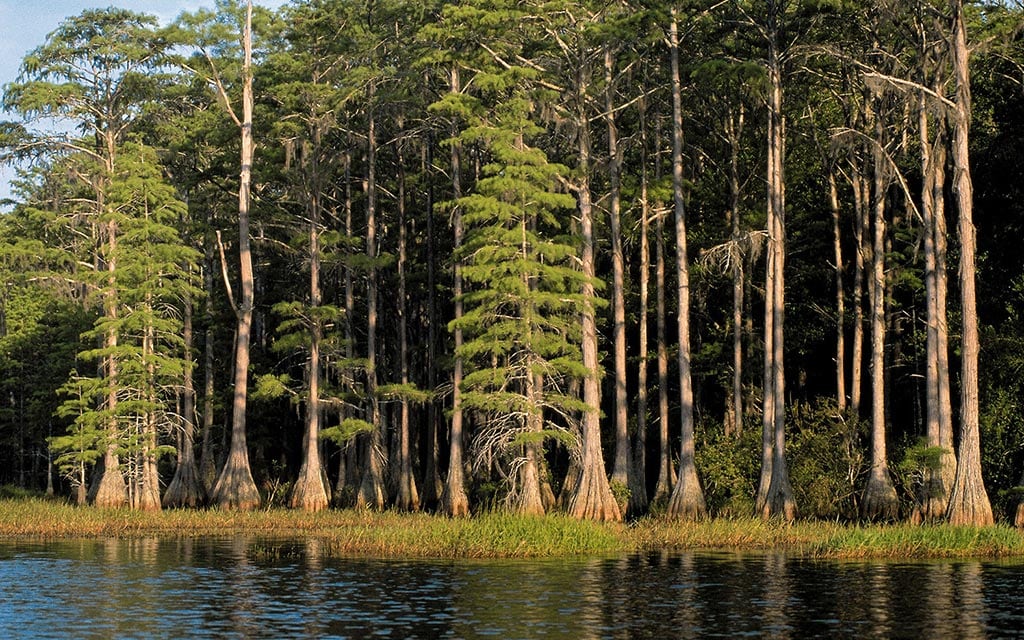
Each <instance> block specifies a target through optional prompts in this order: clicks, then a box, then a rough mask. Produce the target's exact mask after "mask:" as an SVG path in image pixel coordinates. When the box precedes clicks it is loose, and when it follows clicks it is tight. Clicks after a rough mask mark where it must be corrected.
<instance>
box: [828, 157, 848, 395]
mask: <svg viewBox="0 0 1024 640" xmlns="http://www.w3.org/2000/svg"><path fill="white" fill-rule="evenodd" d="M836 182H837V181H836V172H835V167H834V166H833V165H832V163H831V162H830V163H829V166H828V205H829V209H830V210H831V211H832V255H833V256H834V258H833V259H834V260H835V265H834V266H835V280H836V409H838V411H839V413H840V414H845V413H846V300H845V297H846V296H845V294H846V291H845V289H844V287H843V266H844V265H843V243H842V237H843V236H842V227H841V225H840V222H841V215H840V209H839V186H838V184H837V183H836Z"/></svg>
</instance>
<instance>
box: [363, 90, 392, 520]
mask: <svg viewBox="0 0 1024 640" xmlns="http://www.w3.org/2000/svg"><path fill="white" fill-rule="evenodd" d="M373 103H374V88H373V85H372V84H371V85H370V89H369V123H368V125H367V140H366V145H367V146H366V258H367V262H368V263H369V268H368V273H367V274H366V396H367V398H368V400H369V402H370V424H371V425H373V430H372V431H371V432H370V433H369V435H368V436H366V437H365V438H363V440H364V447H365V449H366V454H365V466H364V468H363V477H362V481H361V482H360V484H359V491H358V493H357V494H356V507H358V508H364V509H365V508H370V509H383V508H384V503H385V502H386V500H387V497H386V495H385V490H384V469H383V460H382V457H383V455H384V443H383V433H382V431H383V428H384V427H383V423H382V421H381V416H380V401H379V399H378V398H377V266H376V260H377V132H376V120H375V113H374V111H375V110H374V104H373Z"/></svg>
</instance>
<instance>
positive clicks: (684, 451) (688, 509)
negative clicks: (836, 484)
mask: <svg viewBox="0 0 1024 640" xmlns="http://www.w3.org/2000/svg"><path fill="white" fill-rule="evenodd" d="M669 55H670V59H671V66H672V195H673V202H674V205H675V207H674V208H675V224H676V278H677V281H676V282H677V286H678V302H679V308H678V312H677V315H676V321H677V325H678V329H679V413H680V416H679V419H680V451H679V475H678V479H677V482H676V485H675V487H674V488H673V490H672V497H671V499H670V500H669V504H668V515H669V516H671V517H673V518H680V519H685V520H693V519H698V518H703V517H704V516H705V515H707V507H706V506H705V503H704V491H703V490H702V489H701V486H700V479H699V478H698V477H697V465H696V460H695V444H694V435H693V410H694V409H693V383H692V378H691V374H690V269H689V264H688V259H687V255H686V208H685V203H684V193H683V190H684V186H683V103H682V83H681V81H680V77H679V26H678V19H677V16H676V13H675V10H673V12H672V21H671V23H670V25H669Z"/></svg>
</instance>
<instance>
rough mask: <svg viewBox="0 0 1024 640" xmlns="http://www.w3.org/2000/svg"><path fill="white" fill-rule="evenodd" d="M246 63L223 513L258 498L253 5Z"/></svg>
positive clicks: (219, 488)
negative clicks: (248, 417)
mask: <svg viewBox="0 0 1024 640" xmlns="http://www.w3.org/2000/svg"><path fill="white" fill-rule="evenodd" d="M243 46H244V49H245V60H244V63H243V67H242V126H241V134H242V145H241V149H242V150H241V171H240V173H239V178H240V184H239V188H238V256H239V263H240V273H239V276H240V284H241V298H240V299H239V301H238V308H237V309H236V316H237V318H238V324H237V328H236V330H235V391H234V398H233V400H232V403H231V411H232V414H231V448H230V450H229V452H228V458H227V462H226V463H225V464H224V468H223V469H222V470H221V472H220V476H219V477H218V478H217V482H216V483H215V484H214V486H213V492H212V494H211V496H210V501H211V503H212V504H214V505H216V506H218V507H220V508H222V509H240V510H247V509H254V508H256V507H258V506H259V504H260V494H259V491H258V490H257V489H256V482H255V481H254V480H253V479H252V470H251V469H250V467H249V450H248V447H247V446H246V437H245V436H246V433H245V409H246V401H247V399H248V384H249V379H248V376H249V342H250V339H251V333H252V312H253V302H254V289H255V286H254V285H255V282H254V276H253V268H252V249H251V248H250V245H249V204H250V201H251V197H250V183H251V180H252V161H253V146H254V145H253V138H252V111H253V96H252V2H251V0H250V2H248V3H247V5H246V17H245V33H244V34H243Z"/></svg>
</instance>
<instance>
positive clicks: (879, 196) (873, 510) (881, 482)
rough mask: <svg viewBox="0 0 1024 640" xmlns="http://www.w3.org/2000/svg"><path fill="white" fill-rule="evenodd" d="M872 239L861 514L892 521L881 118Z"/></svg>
mask: <svg viewBox="0 0 1024 640" xmlns="http://www.w3.org/2000/svg"><path fill="white" fill-rule="evenodd" d="M875 144H876V148H875V152H874V165H875V171H874V242H873V245H872V253H871V471H870V473H869V475H868V482H867V486H866V487H865V488H864V499H863V501H862V502H861V515H862V516H863V517H864V518H866V519H868V520H892V519H894V518H895V517H896V515H897V512H898V510H899V499H898V498H897V497H896V489H895V488H894V487H893V484H892V479H891V478H890V476H889V463H888V458H887V456H886V446H885V432H886V429H885V418H886V412H885V295H886V283H885V246H886V237H885V236H886V223H885V201H886V192H887V191H888V182H889V180H888V175H887V174H888V171H887V170H886V168H885V157H884V155H883V152H882V145H883V140H882V123H881V118H880V117H878V118H876V119H875Z"/></svg>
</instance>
